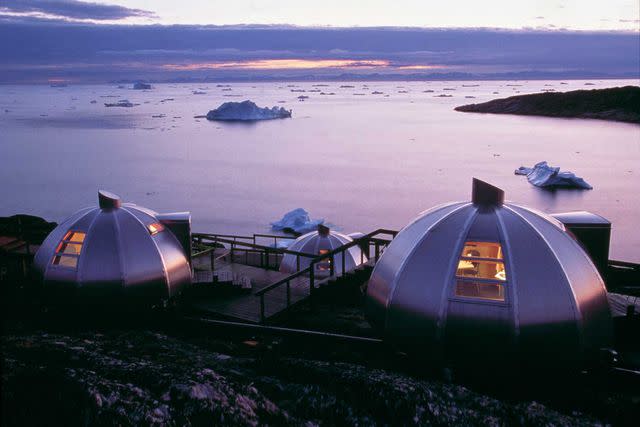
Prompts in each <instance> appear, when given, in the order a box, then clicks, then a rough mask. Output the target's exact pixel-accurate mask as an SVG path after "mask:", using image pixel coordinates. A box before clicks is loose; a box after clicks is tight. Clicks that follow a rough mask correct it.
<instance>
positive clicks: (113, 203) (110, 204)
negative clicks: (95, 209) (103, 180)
mask: <svg viewBox="0 0 640 427" xmlns="http://www.w3.org/2000/svg"><path fill="white" fill-rule="evenodd" d="M98 204H99V205H100V208H101V209H117V208H119V207H120V205H121V204H122V203H121V201H120V197H119V196H116V195H115V194H113V193H109V192H108V191H104V190H99V191H98Z"/></svg>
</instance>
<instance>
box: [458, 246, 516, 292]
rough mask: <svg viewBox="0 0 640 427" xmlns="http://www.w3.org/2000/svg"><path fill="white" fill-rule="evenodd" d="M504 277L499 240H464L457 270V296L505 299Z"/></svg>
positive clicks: (505, 278) (505, 277)
mask: <svg viewBox="0 0 640 427" xmlns="http://www.w3.org/2000/svg"><path fill="white" fill-rule="evenodd" d="M506 280H507V275H506V272H505V268H504V260H503V257H502V247H501V246H500V243H496V242H474V241H468V242H466V243H465V244H464V248H463V250H462V254H461V255H460V260H459V262H458V269H457V271H456V291H455V295H456V296H458V297H465V298H477V299H484V300H491V301H504V299H505V298H504V284H505V282H506Z"/></svg>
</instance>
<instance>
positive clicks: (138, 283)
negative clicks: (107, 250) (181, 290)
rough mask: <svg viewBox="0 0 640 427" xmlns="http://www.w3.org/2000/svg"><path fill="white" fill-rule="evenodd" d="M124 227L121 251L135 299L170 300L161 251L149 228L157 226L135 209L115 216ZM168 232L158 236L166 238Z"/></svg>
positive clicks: (128, 287)
mask: <svg viewBox="0 0 640 427" xmlns="http://www.w3.org/2000/svg"><path fill="white" fill-rule="evenodd" d="M115 215H116V217H117V220H118V226H119V227H120V245H121V246H120V251H121V252H122V254H121V256H122V262H123V276H124V277H123V282H124V285H125V287H126V292H127V294H128V295H131V296H140V295H145V294H146V295H148V296H149V297H154V296H158V297H161V296H167V295H168V284H167V279H166V272H165V268H164V263H163V261H162V257H161V256H160V253H159V252H160V249H159V248H158V246H156V244H155V243H154V241H153V239H152V237H151V235H150V233H149V230H148V229H147V225H148V224H145V223H143V222H142V221H146V222H148V223H152V222H153V218H149V217H148V216H147V215H146V214H143V213H141V212H139V211H138V212H136V211H135V210H134V209H132V208H131V207H126V208H122V209H118V210H117V211H116V212H115ZM164 233H165V231H163V232H161V233H158V234H164Z"/></svg>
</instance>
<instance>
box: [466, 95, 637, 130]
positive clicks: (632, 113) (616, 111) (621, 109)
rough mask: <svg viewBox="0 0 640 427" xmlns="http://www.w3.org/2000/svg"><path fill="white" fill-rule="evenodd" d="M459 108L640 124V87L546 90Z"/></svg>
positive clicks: (477, 111)
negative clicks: (565, 90) (563, 90)
mask: <svg viewBox="0 0 640 427" xmlns="http://www.w3.org/2000/svg"><path fill="white" fill-rule="evenodd" d="M455 110H456V111H463V112H473V113H492V114H518V115H527V116H548V117H574V118H582V119H601V120H613V121H619V122H629V123H638V124H640V87H638V86H624V87H616V88H611V89H593V90H574V91H571V92H545V93H536V94H532V95H519V96H512V97H509V98H502V99H494V100H493V101H489V102H484V103H482V104H470V105H462V106H460V107H456V108H455Z"/></svg>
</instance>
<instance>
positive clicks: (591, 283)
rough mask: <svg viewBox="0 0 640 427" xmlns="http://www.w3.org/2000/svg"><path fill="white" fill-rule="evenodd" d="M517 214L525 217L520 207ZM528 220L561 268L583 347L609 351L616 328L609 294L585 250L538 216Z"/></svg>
mask: <svg viewBox="0 0 640 427" xmlns="http://www.w3.org/2000/svg"><path fill="white" fill-rule="evenodd" d="M513 209H514V210H516V211H518V212H519V213H522V212H523V210H521V208H519V207H514V208H513ZM527 220H528V221H529V222H530V223H531V224H532V225H533V226H534V227H535V228H536V229H537V231H538V232H539V233H540V235H542V236H544V238H545V240H546V241H547V242H548V244H549V246H550V247H551V248H552V249H553V252H554V255H555V257H556V258H557V260H558V263H559V264H560V265H562V267H563V269H564V271H565V273H566V275H567V277H568V278H569V286H570V289H571V291H572V294H573V298H574V300H575V305H576V308H577V310H578V311H579V316H580V323H579V326H580V327H581V335H582V338H583V345H584V347H585V349H587V350H597V349H598V348H601V347H608V346H610V345H611V344H612V342H613V332H612V329H613V326H612V323H611V312H610V308H609V302H608V299H607V291H606V288H605V285H604V281H603V280H602V278H601V277H600V274H599V272H598V270H597V268H596V267H595V265H594V264H593V262H592V261H591V259H590V258H589V256H588V255H587V253H586V252H585V251H584V249H583V248H582V246H580V244H579V243H578V242H576V241H575V240H574V239H573V238H572V237H571V236H570V235H568V234H567V233H565V232H563V231H561V230H559V229H557V228H556V227H555V226H553V225H552V224H550V223H549V222H548V221H545V219H544V218H541V217H539V216H537V215H529V216H527Z"/></svg>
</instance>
